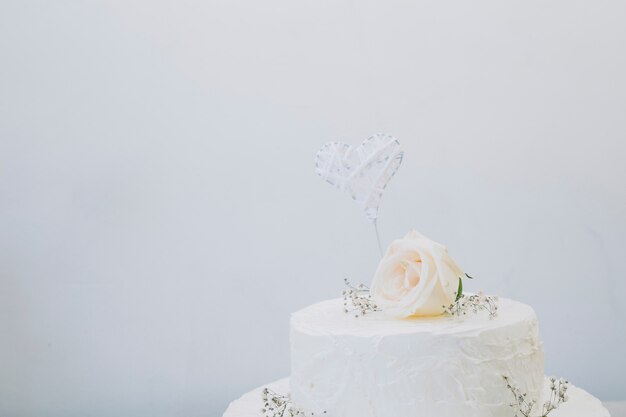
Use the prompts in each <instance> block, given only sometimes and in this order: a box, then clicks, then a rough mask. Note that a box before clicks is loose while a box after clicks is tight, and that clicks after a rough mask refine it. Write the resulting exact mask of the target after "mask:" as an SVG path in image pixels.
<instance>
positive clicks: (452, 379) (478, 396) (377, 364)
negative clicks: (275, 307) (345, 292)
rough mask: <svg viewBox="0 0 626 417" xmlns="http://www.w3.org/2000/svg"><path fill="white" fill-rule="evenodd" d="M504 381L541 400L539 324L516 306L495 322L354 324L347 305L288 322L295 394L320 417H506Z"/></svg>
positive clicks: (376, 320)
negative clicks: (510, 381)
mask: <svg viewBox="0 0 626 417" xmlns="http://www.w3.org/2000/svg"><path fill="white" fill-rule="evenodd" d="M505 375H506V376H508V377H510V378H511V379H512V380H513V381H514V382H515V384H517V385H518V386H519V387H520V388H521V389H522V390H523V391H524V392H526V393H528V395H529V397H530V398H537V399H538V400H541V398H540V396H541V392H542V387H543V383H544V372H543V349H542V345H541V340H540V337H539V330H538V326H537V318H536V315H535V313H534V311H533V309H532V308H531V307H529V306H527V305H525V304H522V303H519V302H516V301H512V300H507V299H500V301H499V311H498V316H497V317H496V318H494V319H490V318H489V317H487V315H486V314H480V313H479V314H473V313H469V314H468V315H467V316H464V317H461V318H454V317H450V316H439V317H430V318H411V319H404V320H398V319H390V318H387V317H386V316H385V315H384V313H382V312H375V313H370V314H368V315H366V316H364V317H359V318H355V317H353V316H351V315H348V314H345V313H343V300H341V299H336V300H330V301H324V302H321V303H318V304H314V305H312V306H310V307H307V308H305V309H303V310H300V311H298V312H296V313H294V314H293V315H292V318H291V395H292V398H293V401H294V403H295V404H296V406H298V407H300V408H302V409H304V410H307V411H310V412H311V413H314V414H315V415H326V416H328V417H417V416H419V417H459V416H463V417H508V416H510V415H511V409H510V407H508V403H510V401H511V397H510V395H511V394H510V392H509V391H508V390H507V388H506V385H505V383H504V381H503V376H505ZM324 412H325V413H326V414H324Z"/></svg>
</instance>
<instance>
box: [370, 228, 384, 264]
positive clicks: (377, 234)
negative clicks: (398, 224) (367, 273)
mask: <svg viewBox="0 0 626 417" xmlns="http://www.w3.org/2000/svg"><path fill="white" fill-rule="evenodd" d="M372 223H373V224H374V232H375V233H376V242H377V243H378V252H379V253H380V257H381V258H382V257H383V245H382V244H381V243H380V233H378V222H377V221H376V219H374V220H372Z"/></svg>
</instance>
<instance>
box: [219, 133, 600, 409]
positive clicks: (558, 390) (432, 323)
mask: <svg viewBox="0 0 626 417" xmlns="http://www.w3.org/2000/svg"><path fill="white" fill-rule="evenodd" d="M368 141H369V142H368ZM368 141H366V143H364V144H363V145H361V147H359V148H357V149H351V148H350V147H347V146H346V145H341V144H336V143H335V144H329V145H330V149H331V151H330V152H329V148H328V146H329V145H327V146H326V147H325V148H322V151H321V152H326V154H325V155H322V156H321V161H320V155H318V164H317V166H318V168H319V167H320V166H323V169H322V173H328V175H332V176H333V178H332V181H329V182H331V183H332V184H333V185H336V186H337V185H338V187H339V188H342V189H344V190H346V188H347V189H348V190H347V191H348V192H349V193H350V194H351V196H352V197H353V198H354V199H355V200H356V201H359V200H360V201H363V202H364V209H365V211H366V213H367V214H368V217H370V219H374V220H375V218H376V213H377V204H378V202H379V201H380V196H381V194H382V190H383V189H384V186H385V185H386V183H387V181H389V179H390V178H391V176H393V173H394V172H395V170H396V169H397V166H398V165H399V162H398V163H397V164H392V163H390V161H394V160H395V161H399V160H401V153H400V152H401V151H399V146H398V143H397V141H395V139H393V138H391V137H389V136H386V135H378V136H376V137H373V139H372V138H370V139H368ZM355 154H356V156H355ZM398 155H400V158H398ZM368 164H369V165H368ZM372 164H374V166H375V167H377V168H379V169H378V171H376V170H374V171H376V172H375V173H374V174H375V175H374V174H372V172H366V171H367V168H368V167H369V166H372ZM329 166H330V168H329ZM359 169H362V170H363V171H362V172H361V173H360V174H359V175H360V176H361V177H363V176H365V177H366V179H369V183H368V182H367V181H366V182H365V183H364V182H361V183H360V184H357V183H355V182H354V173H355V172H357V170H359ZM318 173H320V171H319V170H318ZM322 176H323V175H322ZM344 177H345V178H346V180H345V181H344V180H342V178H344ZM381 179H383V180H384V181H382V182H381ZM349 181H353V182H349ZM364 184H365V186H364ZM368 184H370V185H368ZM368 187H369V188H371V189H373V190H376V192H375V193H374V196H375V198H372V193H371V192H369V193H367V192H365V191H367V190H368ZM370 191H371V190H370ZM359 193H364V194H363V195H367V197H366V198H363V199H361V197H360V195H361V194H359ZM372 202H374V206H372ZM373 275H374V278H373V282H372V284H371V288H370V287H368V286H366V285H363V284H359V285H352V284H351V283H350V282H349V281H347V280H346V289H345V291H344V293H343V298H338V299H333V300H328V301H323V302H320V303H317V304H314V305H311V306H309V307H306V308H304V309H302V310H300V311H297V312H295V313H294V314H293V315H292V316H291V321H290V346H291V377H290V378H288V379H283V380H280V381H277V382H274V383H271V384H268V385H266V386H264V387H260V388H258V389H256V390H254V391H252V392H250V393H248V394H246V395H244V396H243V397H241V398H240V399H239V400H236V401H234V402H233V403H231V405H230V406H229V407H228V409H227V411H226V413H225V414H224V417H291V416H304V417H310V416H327V417H547V416H548V415H549V416H550V417H608V416H609V413H608V412H607V411H606V409H605V408H604V407H603V406H602V405H601V403H600V401H598V400H597V399H596V398H594V397H593V396H591V395H590V394H588V393H586V392H585V391H583V390H582V389H579V388H576V387H574V386H572V385H570V384H569V382H568V381H566V380H564V379H562V378H560V379H557V378H546V376H545V374H544V357H543V345H542V342H541V338H540V335H539V326H538V322H537V316H536V315H535V312H534V310H533V309H532V308H531V307H530V306H528V305H526V304H523V303H520V302H517V301H513V300H510V299H505V298H499V297H496V296H487V295H484V294H482V293H477V294H473V293H467V292H465V291H464V283H465V284H466V283H467V282H468V281H469V280H470V279H472V278H471V277H470V276H469V275H468V274H466V273H465V272H464V271H463V270H462V269H461V268H460V267H459V266H458V265H457V263H456V262H455V261H454V260H453V259H452V257H451V256H450V255H449V253H448V250H447V249H446V247H445V246H443V245H441V244H439V243H436V242H434V241H433V240H431V239H428V238H427V237H425V236H423V235H421V234H419V233H418V232H415V231H411V232H409V233H408V234H407V235H406V236H404V237H403V238H401V239H397V240H395V241H393V242H392V243H391V244H390V245H389V247H388V248H387V249H386V251H385V252H384V254H383V256H382V259H381V261H380V263H379V265H378V268H377V270H376V271H375V273H374V274H373Z"/></svg>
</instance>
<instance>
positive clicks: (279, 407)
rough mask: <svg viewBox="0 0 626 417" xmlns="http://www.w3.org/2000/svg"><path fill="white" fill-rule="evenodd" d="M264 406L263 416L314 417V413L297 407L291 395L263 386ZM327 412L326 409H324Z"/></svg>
mask: <svg viewBox="0 0 626 417" xmlns="http://www.w3.org/2000/svg"><path fill="white" fill-rule="evenodd" d="M262 398H263V408H262V409H261V412H262V413H263V417H297V416H301V417H313V416H314V415H315V414H314V413H305V412H304V411H302V410H301V409H299V408H296V407H295V406H294V405H293V402H292V401H291V396H290V395H281V394H278V393H276V392H274V391H272V390H270V389H269V388H263V392H262ZM324 414H326V411H324Z"/></svg>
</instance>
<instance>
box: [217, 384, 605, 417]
mask: <svg viewBox="0 0 626 417" xmlns="http://www.w3.org/2000/svg"><path fill="white" fill-rule="evenodd" d="M264 387H268V388H270V389H271V390H273V391H275V392H277V393H281V394H286V393H288V392H289V379H288V378H285V379H281V380H280V381H276V382H273V383H270V384H267V385H264V386H263V387H259V388H257V389H255V390H253V391H250V392H248V393H247V394H245V395H243V396H242V397H241V398H239V399H238V400H235V401H233V402H232V403H230V405H229V406H228V409H227V410H226V412H225V413H224V415H223V417H262V416H263V413H262V412H261V405H262V402H261V391H262V389H263V388H264ZM567 394H568V396H569V401H567V402H566V403H565V404H562V405H561V406H560V407H559V408H558V409H556V410H554V411H553V412H552V413H550V417H610V416H609V412H608V411H607V410H606V408H604V407H603V406H602V404H601V403H600V401H598V400H597V399H596V398H594V397H593V396H592V395H590V394H588V393H587V392H585V391H583V390H582V389H580V388H577V387H574V386H570V389H569V390H568V392H567ZM418 412H419V410H417V411H415V412H414V414H413V415H414V416H418V415H419V416H421V414H418ZM512 415H513V413H512V412H511V410H509V414H508V416H509V417H511V416H512ZM324 416H328V417H335V416H331V415H328V414H324ZM457 417H465V414H460V415H459V416H457Z"/></svg>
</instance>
